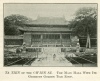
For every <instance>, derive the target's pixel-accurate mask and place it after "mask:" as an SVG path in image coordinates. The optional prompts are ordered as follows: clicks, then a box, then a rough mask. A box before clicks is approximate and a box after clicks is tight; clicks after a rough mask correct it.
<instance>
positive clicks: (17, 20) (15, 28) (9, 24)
mask: <svg viewBox="0 0 100 81" xmlns="http://www.w3.org/2000/svg"><path fill="white" fill-rule="evenodd" d="M30 21H32V19H29V18H27V17H26V16H23V15H18V14H14V15H10V16H7V17H5V18H4V33H5V35H19V34H21V32H20V31H19V28H20V27H23V26H24V24H25V23H27V22H30Z"/></svg>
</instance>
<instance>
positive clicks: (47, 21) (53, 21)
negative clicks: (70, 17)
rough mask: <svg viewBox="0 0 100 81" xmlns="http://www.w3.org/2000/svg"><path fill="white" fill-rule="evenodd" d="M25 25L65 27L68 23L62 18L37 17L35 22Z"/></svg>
mask: <svg viewBox="0 0 100 81" xmlns="http://www.w3.org/2000/svg"><path fill="white" fill-rule="evenodd" d="M26 24H38V25H41V24H43V25H67V24H68V21H66V19H65V18H64V17H38V18H37V19H36V20H33V21H32V22H28V23H26Z"/></svg>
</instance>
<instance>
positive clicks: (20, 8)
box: [4, 4, 97, 20]
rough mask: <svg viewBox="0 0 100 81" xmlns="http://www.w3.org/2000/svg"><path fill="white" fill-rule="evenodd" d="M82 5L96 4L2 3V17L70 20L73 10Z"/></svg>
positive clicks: (93, 5) (73, 13) (94, 5)
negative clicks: (15, 16) (17, 16)
mask: <svg viewBox="0 0 100 81" xmlns="http://www.w3.org/2000/svg"><path fill="white" fill-rule="evenodd" d="M82 7H95V8H97V4H4V17H6V16H9V15H12V14H20V15H24V16H27V17H29V18H32V19H33V20H34V19H36V18H37V16H40V17H65V18H66V20H71V19H72V18H73V16H74V15H75V12H76V11H77V10H78V9H79V8H82Z"/></svg>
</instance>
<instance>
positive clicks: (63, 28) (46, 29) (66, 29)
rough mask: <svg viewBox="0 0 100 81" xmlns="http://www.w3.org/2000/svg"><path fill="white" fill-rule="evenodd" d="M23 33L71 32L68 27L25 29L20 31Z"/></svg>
mask: <svg viewBox="0 0 100 81" xmlns="http://www.w3.org/2000/svg"><path fill="white" fill-rule="evenodd" d="M20 30H22V31H54V32H55V31H59V32H60V31H63V32H66V31H71V29H70V28H68V27H24V28H23V29H20Z"/></svg>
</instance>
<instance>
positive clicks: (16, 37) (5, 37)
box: [4, 35, 23, 39]
mask: <svg viewBox="0 0 100 81" xmlns="http://www.w3.org/2000/svg"><path fill="white" fill-rule="evenodd" d="M4 39H23V36H11V35H5V36H4Z"/></svg>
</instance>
